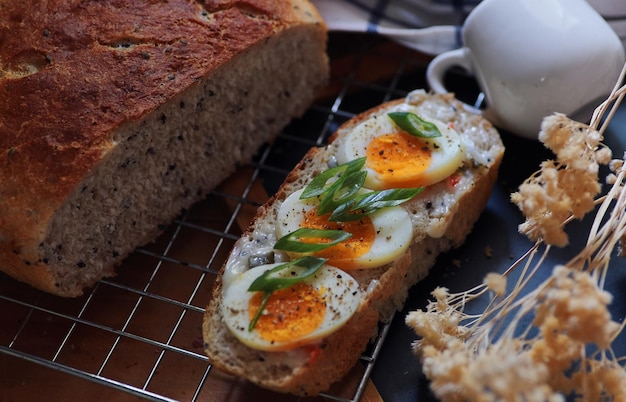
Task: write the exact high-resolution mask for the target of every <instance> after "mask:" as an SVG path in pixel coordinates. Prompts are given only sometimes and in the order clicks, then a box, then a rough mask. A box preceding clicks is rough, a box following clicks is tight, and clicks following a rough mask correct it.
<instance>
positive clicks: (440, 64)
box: [426, 47, 483, 114]
mask: <svg viewBox="0 0 626 402" xmlns="http://www.w3.org/2000/svg"><path fill="white" fill-rule="evenodd" d="M454 66H458V67H463V68H464V69H466V70H467V71H468V72H469V73H470V74H472V75H474V69H473V68H472V63H471V62H470V58H469V55H468V50H467V49H466V48H463V47H462V48H459V49H454V50H450V51H447V52H444V53H441V54H439V55H438V56H437V57H435V58H434V59H432V60H431V62H430V63H428V67H427V68H426V80H427V81H428V85H429V86H430V88H431V90H432V91H433V92H435V93H438V94H445V93H448V92H450V91H448V90H447V89H446V87H445V85H444V83H443V79H444V76H445V74H446V72H447V71H448V70H449V69H450V68H452V67H454ZM464 105H465V107H466V108H467V109H468V110H469V111H471V112H473V113H476V114H483V113H482V111H481V110H480V109H478V108H476V107H474V106H471V105H468V104H467V103H464Z"/></svg>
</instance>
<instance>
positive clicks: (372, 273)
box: [203, 90, 504, 395]
mask: <svg viewBox="0 0 626 402" xmlns="http://www.w3.org/2000/svg"><path fill="white" fill-rule="evenodd" d="M406 110H409V111H412V112H414V114H415V115H417V116H419V117H421V118H422V119H423V120H425V121H427V122H431V121H437V122H438V124H439V127H441V130H444V129H445V130H447V129H448V128H451V129H453V130H454V131H456V132H457V133H458V138H460V140H459V141H460V145H459V144H457V143H456V142H454V143H453V141H452V140H448V139H447V137H446V139H444V140H440V141H439V142H438V143H437V144H438V145H436V146H434V147H431V148H430V149H431V150H432V151H433V155H434V153H435V152H437V149H436V148H438V147H442V148H456V147H457V146H460V149H461V152H460V154H459V155H461V156H460V159H458V160H456V162H455V163H456V164H455V165H454V166H453V172H452V173H451V174H446V175H445V177H439V178H434V179H432V181H434V183H432V184H428V185H424V187H423V190H422V191H421V192H419V193H418V194H417V195H416V196H414V198H411V199H409V200H408V201H406V202H404V203H402V204H400V208H402V209H404V211H405V212H406V213H407V214H408V215H407V216H408V218H407V219H404V220H402V219H400V220H398V221H397V222H395V223H393V225H392V229H391V232H389V233H388V234H387V235H386V236H387V238H386V239H383V240H384V241H391V239H392V237H393V236H395V235H396V234H397V233H399V232H400V231H401V230H404V229H402V228H405V227H406V225H409V226H410V228H411V229H412V235H411V238H410V239H409V241H408V246H406V248H404V249H403V251H402V252H401V253H400V254H398V255H396V256H394V257H393V259H392V260H391V261H390V262H386V263H384V264H383V265H382V266H373V267H372V266H370V267H368V268H363V267H361V266H359V265H358V264H357V265H356V266H351V267H349V268H347V269H345V270H343V273H341V274H337V275H336V277H337V278H341V279H338V281H345V280H346V279H345V273H347V274H349V275H350V276H351V277H352V278H354V279H355V280H356V282H357V286H358V290H354V291H353V293H352V294H354V295H356V294H360V295H361V297H360V299H358V302H357V303H356V307H355V310H354V313H353V315H352V316H351V317H349V318H348V319H347V321H345V323H344V324H343V325H342V326H338V329H335V330H334V332H330V333H328V334H325V335H323V336H321V337H317V338H316V339H313V340H309V341H306V340H305V341H303V342H300V343H297V344H293V345H292V346H290V347H288V346H286V347H284V348H283V347H276V345H277V341H275V340H274V339H273V338H272V339H271V340H270V341H269V344H270V345H269V346H268V345H265V344H263V343H262V342H261V343H259V345H260V346H258V345H257V344H256V343H250V342H249V341H248V340H247V339H246V338H243V336H247V335H246V331H248V332H254V331H257V328H256V326H251V327H248V328H247V329H242V330H241V331H239V330H238V329H237V327H236V326H233V325H228V320H227V316H228V317H229V318H228V319H230V317H231V316H233V317H237V316H238V315H244V317H249V316H250V315H251V314H252V313H251V312H250V311H254V310H253V307H251V305H250V306H248V308H249V310H250V311H248V312H247V313H246V311H245V310H246V307H245V305H244V306H243V307H242V306H239V305H238V306H234V305H232V306H231V305H228V303H230V302H229V301H225V296H228V299H227V300H235V299H234V297H231V296H232V293H234V292H235V291H234V290H230V289H234V286H235V284H238V283H239V282H241V281H242V280H243V279H242V278H244V277H245V276H246V273H247V272H248V271H252V270H254V269H256V267H255V266H256V265H257V264H256V262H255V261H256V260H261V261H262V262H269V263H272V262H273V263H274V264H272V265H262V266H267V267H275V266H277V265H276V264H278V266H281V264H285V262H281V263H280V264H279V261H290V258H294V257H295V256H297V255H298V254H297V253H296V255H295V256H294V253H286V255H285V252H283V251H280V250H277V249H276V248H277V245H276V242H277V241H278V240H279V239H282V238H283V237H282V236H281V235H280V234H279V233H278V232H281V233H282V229H280V226H281V225H286V224H287V223H286V222H283V221H281V219H283V217H286V216H287V215H286V214H284V213H283V212H281V211H283V209H282V208H281V207H282V206H283V205H287V204H288V203H291V201H290V200H291V198H290V197H291V196H292V195H294V194H299V193H297V192H298V191H299V190H301V189H303V188H306V189H308V188H311V187H315V186H313V185H312V184H311V183H312V181H313V180H314V179H315V178H319V177H322V176H324V175H325V173H322V172H327V171H328V169H329V168H330V167H334V166H343V165H342V164H341V163H339V164H338V161H337V159H338V157H337V156H338V155H340V154H341V153H342V152H344V151H345V149H346V147H347V145H346V144H348V140H347V138H348V136H350V135H352V133H354V132H361V131H368V130H375V129H376V127H387V128H388V127H389V124H390V123H389V122H383V120H385V119H387V118H388V117H387V116H388V114H389V112H395V111H406ZM387 131H389V130H387ZM382 132H386V131H385V129H383V130H382ZM385 152H387V151H385ZM503 152H504V147H503V144H502V142H501V140H500V137H499V134H498V133H497V131H496V130H495V129H494V128H493V127H492V125H491V124H490V123H489V122H488V121H486V120H484V119H483V118H482V117H481V116H479V115H476V114H473V113H468V112H467V111H465V110H464V108H463V106H462V104H460V103H459V102H458V101H456V100H455V99H454V98H453V96H452V95H432V94H427V93H426V92H424V91H421V90H418V91H414V92H412V93H410V94H409V95H408V96H407V97H406V99H400V100H396V101H392V102H388V103H385V104H383V105H380V106H378V107H376V108H374V109H372V110H370V111H367V112H365V113H363V114H360V115H358V116H356V117H355V118H353V119H351V120H349V121H348V122H346V123H345V124H343V125H342V126H341V127H340V128H339V129H338V131H337V133H335V134H334V135H333V137H332V138H331V141H330V143H329V144H328V145H326V146H324V147H321V148H314V149H311V150H310V151H309V152H308V153H307V154H306V155H305V156H304V158H303V159H302V161H301V162H300V163H299V164H298V165H297V166H296V167H295V168H294V169H293V170H292V171H291V172H290V174H289V175H288V177H287V179H286V180H285V182H284V183H283V184H282V186H281V187H280V189H279V190H278V192H277V194H275V196H273V197H272V198H271V199H270V200H269V201H268V202H267V203H266V204H265V205H263V206H262V207H261V208H260V209H259V210H258V212H257V215H256V216H255V218H254V220H253V222H251V224H250V226H249V228H248V229H247V230H246V232H245V233H244V234H243V235H242V237H241V238H240V239H239V240H238V241H237V242H236V244H235V245H234V248H233V250H232V252H231V254H230V256H229V258H228V260H227V261H226V262H225V264H224V266H223V268H222V271H221V276H220V277H218V279H217V280H216V282H215V285H214V289H213V295H212V299H211V301H210V303H209V306H208V307H207V309H206V313H205V317H204V326H203V332H204V341H205V349H206V353H207V355H208V357H209V360H210V362H211V363H212V364H213V365H214V366H215V367H217V368H219V369H221V370H223V371H225V372H228V373H231V374H233V375H236V376H241V377H244V378H247V379H248V380H250V381H251V382H253V383H256V384H258V385H260V386H262V387H265V388H268V389H272V390H275V391H279V392H287V393H293V394H298V395H316V394H318V393H320V392H323V391H325V390H327V389H328V388H329V386H330V385H331V384H332V383H334V382H336V381H338V380H340V379H341V378H342V376H344V375H345V374H346V373H347V372H348V371H349V369H350V368H351V367H352V366H353V365H354V364H355V363H356V361H357V360H358V358H359V357H360V355H361V354H362V353H363V351H364V350H365V348H366V346H367V344H368V342H369V341H370V340H371V338H372V337H373V336H375V334H376V331H377V329H378V323H379V322H380V321H387V320H389V319H390V318H391V317H392V316H393V314H394V312H395V311H396V310H398V309H400V308H401V307H402V306H403V304H404V302H405V300H406V297H407V294H408V289H409V288H410V287H411V286H412V285H414V284H415V283H416V282H417V281H418V280H420V279H421V278H423V277H424V276H425V275H426V274H427V273H428V271H429V269H430V268H431V267H432V266H433V265H434V264H435V261H436V258H437V256H438V255H439V254H440V253H442V252H445V251H447V250H450V249H451V248H454V247H458V246H460V245H461V244H462V243H463V242H464V240H465V238H466V236H467V235H468V233H470V231H471V230H472V227H473V225H474V223H475V221H476V220H477V219H478V217H479V215H480V214H481V212H482V211H483V209H484V207H485V206H486V203H487V201H488V199H489V197H490V194H491V189H492V187H493V184H494V182H495V179H496V176H497V171H498V167H499V165H500V161H501V158H502V156H503ZM378 153H379V154H380V155H382V154H383V151H378ZM367 158H370V156H369V155H368V156H367ZM434 161H435V158H434V157H433V162H432V164H435V162H434ZM339 162H341V161H339ZM448 173H449V172H448ZM342 174H347V173H345V172H344V173H341V174H339V175H338V177H339V178H338V179H337V180H341V175H342ZM369 174H370V173H368V175H369ZM345 180H346V181H347V180H348V179H345ZM366 180H367V179H366ZM365 183H366V184H365V185H367V183H368V182H367V181H366V182H365ZM318 184H319V183H318ZM326 185H328V183H326ZM348 187H349V186H347V185H346V186H345V188H344V190H345V191H347V188H348ZM335 194H341V191H339V192H338V193H335ZM320 197H321V196H320ZM320 199H321V198H320ZM303 202H306V201H303ZM321 202H322V201H320V205H321ZM298 205H299V204H298ZM320 205H318V206H317V208H321V206H320ZM287 209H288V211H291V212H293V213H295V212H297V208H291V207H289V208H287ZM291 212H290V213H291ZM307 216H309V215H307ZM372 216H373V215H372ZM307 219H308V218H307ZM372 219H373V218H372ZM302 222H304V220H303V221H302ZM272 253H273V255H272ZM329 261H330V260H329ZM363 266H365V265H363ZM322 269H324V268H322ZM294 272H296V271H295V270H294ZM297 272H300V271H297ZM332 286H334V285H333V284H330V285H329V286H325V287H323V290H322V293H324V292H326V293H328V291H329V289H330V288H331V287H332ZM320 289H322V288H320ZM248 290H249V292H248V293H260V292H258V291H255V292H253V290H255V289H252V286H250V287H249V288H248ZM250 290H252V291H250ZM244 291H245V288H244ZM263 292H266V291H263ZM294 292H295V290H294ZM266 293H269V292H266ZM269 294H271V293H269ZM345 296H346V293H344V294H343V297H345ZM250 297H253V296H250ZM301 299H304V298H301ZM251 300H252V299H251ZM344 301H345V300H344ZM251 303H252V302H251ZM345 304H346V305H347V304H348V303H347V302H346V303H345ZM342 309H343V307H339V308H337V310H333V313H332V314H337V315H340V313H341V310H342ZM242 311H243V312H242ZM257 311H258V310H257ZM337 311H339V312H337ZM327 313H328V312H327ZM264 314H270V313H269V312H264V313H262V314H261V316H263V315H264ZM281 314H282V313H281ZM274 319H275V322H276V323H277V324H276V325H279V324H278V323H280V322H282V321H283V320H286V319H285V317H283V316H282V315H276V316H275V317H274ZM244 321H245V320H244ZM250 321H252V319H250ZM256 325H258V324H256ZM272 325H273V324H272ZM241 326H242V327H243V325H241ZM259 331H260V330H259ZM241 332H243V335H242V334H241ZM261 336H262V337H263V336H264V335H261ZM272 336H273V335H272ZM277 337H278V335H277ZM268 339H269V338H268ZM287 341H289V340H287ZM251 342H252V341H251ZM254 342H257V341H254ZM407 350H408V349H407Z"/></svg>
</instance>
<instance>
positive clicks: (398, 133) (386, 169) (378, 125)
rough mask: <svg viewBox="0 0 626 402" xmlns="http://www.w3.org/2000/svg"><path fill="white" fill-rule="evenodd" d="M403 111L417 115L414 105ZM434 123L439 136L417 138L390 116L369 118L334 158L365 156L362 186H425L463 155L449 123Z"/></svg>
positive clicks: (451, 169)
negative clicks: (365, 172) (439, 133)
mask: <svg viewBox="0 0 626 402" xmlns="http://www.w3.org/2000/svg"><path fill="white" fill-rule="evenodd" d="M401 111H403V112H411V113H415V114H416V115H419V113H418V112H417V111H416V110H415V109H414V108H403V109H401ZM424 120H427V121H428V122H430V123H433V124H435V125H436V126H437V128H438V129H439V131H440V132H441V136H439V137H431V138H422V137H416V136H414V135H411V134H409V133H407V132H406V131H403V130H402V129H400V128H399V127H398V126H397V125H396V124H395V123H394V122H393V121H392V120H391V118H389V116H387V115H386V114H385V115H380V116H376V117H371V118H369V119H367V120H365V121H363V122H362V123H360V124H359V125H357V126H356V127H355V128H354V129H353V130H352V131H351V132H350V133H349V134H348V135H347V136H346V138H345V139H344V141H342V143H341V145H340V146H339V147H338V153H337V161H338V162H339V163H340V164H342V163H346V162H348V161H351V160H354V159H357V158H361V157H364V156H365V157H367V158H366V162H365V166H364V169H365V170H366V171H367V178H366V180H365V185H364V186H365V187H367V188H371V189H374V190H380V189H389V188H410V187H421V186H428V185H430V184H434V183H437V182H439V181H441V180H443V179H445V178H446V177H448V176H450V175H451V174H453V173H454V172H455V171H456V170H457V169H458V168H459V166H461V164H462V162H463V158H464V147H463V142H462V140H461V137H460V136H459V134H458V133H457V132H456V131H455V130H454V129H453V128H451V127H449V126H448V125H446V124H444V123H443V122H441V121H438V120H433V119H424Z"/></svg>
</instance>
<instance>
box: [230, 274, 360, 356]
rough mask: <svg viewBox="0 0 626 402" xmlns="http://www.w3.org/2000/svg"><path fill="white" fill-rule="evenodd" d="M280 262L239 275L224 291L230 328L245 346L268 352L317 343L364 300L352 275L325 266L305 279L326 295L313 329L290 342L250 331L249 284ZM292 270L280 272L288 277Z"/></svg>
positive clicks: (349, 315) (339, 325) (340, 323)
mask: <svg viewBox="0 0 626 402" xmlns="http://www.w3.org/2000/svg"><path fill="white" fill-rule="evenodd" d="M278 265H281V263H275V264H267V265H261V266H258V267H255V268H252V269H250V270H248V271H246V272H244V273H242V274H240V275H239V276H238V277H237V278H236V279H235V280H234V281H233V283H232V284H231V285H230V286H229V287H228V288H227V289H226V290H225V291H224V295H223V301H222V315H223V317H224V322H225V323H226V326H227V327H228V329H229V330H230V331H231V332H232V333H233V334H234V335H235V336H236V337H237V339H239V340H240V341H241V342H242V343H244V344H245V345H247V346H249V347H251V348H254V349H258V350H266V351H280V350H290V349H294V348H296V347H299V346H303V345H306V344H310V343H314V342H316V341H319V340H320V339H322V338H324V337H325V336H328V335H329V334H331V333H333V332H334V331H336V330H338V329H339V328H341V326H343V325H344V324H345V323H346V322H347V321H348V320H349V319H350V317H352V315H353V314H354V312H355V311H356V310H357V308H358V306H359V303H360V302H361V300H362V293H361V291H360V290H359V284H358V282H357V281H356V280H355V279H354V278H352V277H351V276H350V275H349V274H347V273H345V272H344V271H341V270H339V269H337V268H335V267H332V266H329V265H324V266H323V267H321V268H320V269H319V270H318V271H317V272H316V273H315V274H313V275H312V276H311V277H308V278H306V279H304V280H303V282H305V283H308V284H309V285H311V286H313V287H315V288H316V289H317V290H318V291H320V290H321V291H322V293H323V294H324V301H325V302H326V313H325V315H324V320H323V321H322V323H321V324H320V325H319V326H318V327H317V329H315V330H314V331H313V332H311V333H309V334H307V335H304V336H302V337H299V338H293V339H290V340H289V341H284V342H276V341H274V342H273V341H271V340H267V339H264V338H262V337H261V336H260V335H259V334H258V332H257V331H255V330H254V329H253V330H252V331H249V330H248V326H249V323H250V318H249V308H248V306H249V303H250V298H251V297H252V296H253V295H254V292H249V291H248V288H249V287H250V284H251V283H252V282H253V281H254V280H255V279H256V278H258V277H259V276H260V275H262V274H263V273H264V272H266V271H267V270H270V269H272V268H274V267H276V266H278ZM291 271H292V269H291V268H290V269H287V270H285V271H284V272H283V271H281V275H284V276H287V275H289V274H290V272H291Z"/></svg>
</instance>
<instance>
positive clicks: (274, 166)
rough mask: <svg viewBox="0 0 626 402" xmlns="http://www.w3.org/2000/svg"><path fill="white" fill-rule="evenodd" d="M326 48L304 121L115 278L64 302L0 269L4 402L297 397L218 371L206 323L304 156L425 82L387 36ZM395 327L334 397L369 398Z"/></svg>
mask: <svg viewBox="0 0 626 402" xmlns="http://www.w3.org/2000/svg"><path fill="white" fill-rule="evenodd" d="M329 53H330V55H331V59H332V73H331V82H330V83H329V85H328V87H327V88H326V90H325V91H324V93H323V94H321V96H320V97H319V99H318V100H317V101H316V102H315V104H314V105H312V106H311V108H310V109H309V110H308V111H307V112H306V114H305V115H304V116H303V117H302V118H301V119H299V120H297V121H294V122H293V123H292V124H291V125H290V126H288V127H287V128H286V129H285V130H284V132H283V133H282V134H281V135H280V137H279V138H278V140H277V141H276V142H275V143H273V144H271V145H267V146H266V147H264V148H263V149H262V150H260V152H259V155H258V156H257V158H256V159H255V161H254V163H253V164H252V165H251V166H246V167H243V168H242V169H241V170H240V171H239V172H237V174H235V176H233V177H232V178H230V179H228V180H226V182H225V183H224V184H223V185H222V186H221V187H220V188H218V189H216V190H215V191H213V192H212V193H211V194H209V195H208V196H207V198H206V199H205V200H204V201H202V202H200V203H198V204H196V205H194V206H193V207H192V208H190V209H189V210H187V211H185V212H184V213H183V214H181V215H180V217H179V218H178V219H176V220H175V221H174V222H172V223H171V225H170V226H169V227H168V228H167V229H166V230H165V232H164V233H163V235H162V236H160V237H159V238H158V239H156V240H155V242H153V243H151V244H149V245H147V246H144V247H141V248H139V249H137V250H136V251H135V252H134V253H133V254H132V255H130V256H129V257H128V258H127V259H126V261H125V262H124V264H123V265H122V266H120V267H119V268H118V269H117V272H118V276H116V277H115V278H112V279H107V280H102V281H101V282H99V283H98V284H97V285H96V286H95V287H94V288H93V289H91V290H90V291H89V292H87V294H86V295H84V296H83V297H80V298H76V299H62V298H58V297H55V296H51V295H48V294H45V293H42V292H39V291H37V290H34V289H32V288H30V287H29V286H27V285H24V284H21V283H18V282H16V281H14V280H13V279H11V278H9V277H7V276H5V275H3V274H0V323H2V324H1V326H0V352H1V353H0V399H2V400H4V401H10V400H20V401H24V400H44V399H45V400H71V399H75V400H94V399H97V400H102V399H114V400H133V399H144V398H146V399H152V400H183V401H196V400H229V401H236V400H239V399H241V400H251V399H253V398H254V399H255V400H262V399H263V395H264V396H265V398H266V399H271V400H296V399H297V398H294V397H288V396H279V395H273V394H271V393H267V391H263V390H260V389H257V388H255V387H254V386H251V385H249V384H247V383H245V382H242V381H238V380H234V379H232V378H229V377H227V376H225V375H223V374H221V373H219V372H218V371H217V370H212V367H211V365H210V364H209V362H208V361H207V358H206V357H205V355H204V353H203V347H202V346H203V342H202V335H201V323H202V314H203V312H204V308H205V306H206V305H207V303H208V301H209V298H210V291H211V285H212V282H213V279H214V278H215V275H216V272H217V270H218V269H219V268H220V266H221V265H222V263H223V261H224V259H225V257H226V255H227V253H228V251H229V250H230V248H231V246H232V244H233V243H234V241H235V240H236V239H237V238H238V236H239V233H240V231H241V228H242V227H245V226H246V225H247V223H248V221H249V219H250V218H251V216H252V214H253V213H254V211H255V209H256V207H257V206H258V205H260V204H261V203H262V202H264V201H265V199H266V197H267V194H272V193H274V192H275V191H276V189H277V187H278V185H279V184H280V183H281V182H282V180H283V178H284V177H285V176H286V174H287V173H288V171H289V170H290V169H291V168H292V167H293V166H294V165H295V164H296V163H297V162H298V161H299V159H300V157H301V156H302V155H303V154H304V153H305V152H306V151H307V150H308V149H309V148H310V147H312V146H317V145H320V144H323V143H324V142H325V141H326V139H327V138H328V136H329V135H330V134H331V133H332V132H333V131H334V130H335V129H336V128H337V127H338V126H339V125H340V124H341V123H343V122H344V121H346V120H347V119H349V118H350V117H352V116H353V115H354V114H356V113H358V112H361V111H364V110H366V109H368V108H370V107H372V106H375V105H377V104H379V103H381V102H384V101H387V100H389V99H392V98H398V97H402V96H404V95H406V93H407V92H408V91H409V90H412V89H415V88H422V87H424V85H425V83H424V67H425V65H426V60H424V58H423V57H424V56H421V55H419V54H417V53H415V52H411V51H409V50H407V49H404V48H401V47H399V46H397V45H394V44H391V43H389V42H387V41H385V40H384V39H382V38H373V37H368V36H353V35H349V34H336V35H331V37H330V41H329ZM388 328H389V327H388V326H387V327H383V328H381V331H380V335H379V338H378V339H377V341H376V342H375V343H373V344H372V345H371V346H370V347H369V348H368V350H367V351H366V352H365V353H364V354H363V356H362V358H361V360H360V362H359V363H358V364H357V367H355V369H354V370H353V372H351V373H350V374H349V375H348V378H347V379H346V380H345V381H343V382H342V383H341V384H340V385H339V386H338V387H336V389H335V388H333V389H332V390H331V391H329V392H328V393H327V394H326V395H324V399H325V400H328V399H331V400H340V401H356V400H359V399H360V398H361V397H362V396H363V394H364V392H365V391H366V390H367V387H368V384H369V375H370V373H371V370H372V367H373V366H374V365H375V364H376V358H377V355H378V353H379V350H380V345H381V344H382V341H383V339H384V337H385V335H386V333H387V331H388ZM304 399H306V400H309V399H310V400H313V399H315V398H304Z"/></svg>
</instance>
